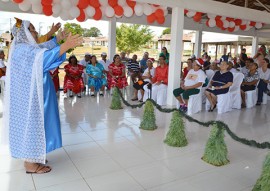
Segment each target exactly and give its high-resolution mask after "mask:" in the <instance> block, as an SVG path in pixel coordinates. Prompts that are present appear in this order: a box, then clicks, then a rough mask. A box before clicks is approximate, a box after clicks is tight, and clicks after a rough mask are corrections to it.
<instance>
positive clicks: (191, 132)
mask: <svg viewBox="0 0 270 191" xmlns="http://www.w3.org/2000/svg"><path fill="white" fill-rule="evenodd" d="M127 97H128V99H130V96H129V95H128V96H127ZM59 100H60V101H59V104H60V106H59V107H60V117H61V123H62V134H63V148H61V149H59V150H56V151H54V152H52V153H50V154H49V155H48V160H49V163H48V164H49V165H51V166H52V168H53V170H52V171H51V172H50V173H48V174H43V175H27V174H26V173H25V171H24V168H23V163H22V161H19V160H14V159H11V158H9V156H8V155H6V153H5V152H4V151H3V149H2V150H0V151H1V152H0V190H1V191H29V190H31V191H33V190H37V191H45V190H46V191H90V190H92V191H142V190H149V191H179V190H181V191H250V190H251V189H252V186H253V185H254V184H255V182H256V180H257V178H258V177H259V176H260V173H261V167H262V163H263V160H264V158H265V156H266V154H267V153H268V152H269V151H268V150H259V149H255V148H250V147H248V146H244V145H242V144H240V143H237V142H235V141H233V140H232V139H231V138H230V137H229V136H228V135H227V134H226V138H225V141H226V144H227V146H228V150H229V159H230V161H231V163H230V164H228V165H226V166H223V167H214V166H211V165H209V164H207V163H205V162H203V161H202V160H201V159H200V158H201V156H202V154H203V150H204V147H205V144H206V141H207V139H208V135H209V131H210V128H205V127H201V126H199V125H197V124H194V123H190V122H186V134H187V138H188V141H189V144H188V146H186V147H184V148H173V147H169V146H167V145H165V144H164V143H163V140H164V137H165V135H166V132H167V131H168V127H169V124H170V120H171V114H165V113H160V112H158V111H156V119H157V125H158V129H157V130H155V131H151V132H150V131H144V130H140V129H139V128H138V127H139V124H140V119H141V117H142V114H143V109H130V108H127V107H124V109H123V110H119V111H112V110H110V109H109V106H110V102H111V96H110V95H106V96H105V97H101V98H100V97H95V98H92V97H89V96H85V97H82V98H81V99H78V98H76V97H75V98H68V99H64V97H63V95H61V96H60V99H59ZM0 111H1V112H2V108H1V110H0ZM269 113H270V110H269V103H268V105H267V106H265V105H264V106H260V107H254V108H253V109H244V110H234V111H232V112H229V113H226V114H222V115H217V113H216V112H213V113H208V112H205V111H203V112H201V113H199V114H196V115H194V117H195V118H197V119H200V120H204V121H206V120H212V119H221V120H223V121H224V122H226V123H227V124H228V125H229V126H230V128H231V129H232V130H233V131H234V132H235V133H237V135H239V136H241V137H245V138H252V139H255V140H257V141H270V139H269V137H270V118H269V117H268V116H269ZM1 116H2V114H1ZM1 119H2V118H1ZM0 122H1V124H2V121H0Z"/></svg>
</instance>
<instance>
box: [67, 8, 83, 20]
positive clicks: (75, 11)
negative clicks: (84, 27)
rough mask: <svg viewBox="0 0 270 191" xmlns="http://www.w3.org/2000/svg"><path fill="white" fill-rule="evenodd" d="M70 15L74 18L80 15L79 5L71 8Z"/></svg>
mask: <svg viewBox="0 0 270 191" xmlns="http://www.w3.org/2000/svg"><path fill="white" fill-rule="evenodd" d="M69 15H70V16H71V17H73V18H77V17H78V16H79V15H80V9H79V8H78V7H72V8H71V9H70V10H69Z"/></svg>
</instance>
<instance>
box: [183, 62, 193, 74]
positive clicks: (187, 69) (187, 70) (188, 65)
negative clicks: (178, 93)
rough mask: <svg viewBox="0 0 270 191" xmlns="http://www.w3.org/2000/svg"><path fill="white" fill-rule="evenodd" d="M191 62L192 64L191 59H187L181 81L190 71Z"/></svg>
mask: <svg viewBox="0 0 270 191" xmlns="http://www.w3.org/2000/svg"><path fill="white" fill-rule="evenodd" d="M192 62H193V60H192V59H191V58H189V59H188V60H187V67H185V68H184V70H183V79H185V77H186V76H187V74H188V72H189V70H191V69H192Z"/></svg>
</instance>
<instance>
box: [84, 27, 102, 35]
mask: <svg viewBox="0 0 270 191" xmlns="http://www.w3.org/2000/svg"><path fill="white" fill-rule="evenodd" d="M83 30H84V31H83V36H84V37H98V36H101V35H102V34H101V32H100V30H99V29H98V28H97V27H91V28H90V29H85V28H84V29H83Z"/></svg>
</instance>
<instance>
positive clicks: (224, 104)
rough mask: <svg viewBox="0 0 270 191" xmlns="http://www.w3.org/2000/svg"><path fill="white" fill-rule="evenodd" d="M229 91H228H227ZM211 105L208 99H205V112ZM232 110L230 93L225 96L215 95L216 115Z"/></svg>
mask: <svg viewBox="0 0 270 191" xmlns="http://www.w3.org/2000/svg"><path fill="white" fill-rule="evenodd" d="M229 91H230V90H229ZM210 107H211V104H210V102H209V100H208V99H206V103H205V110H206V111H208V110H209V109H210ZM231 110H232V103H231V94H230V92H228V93H226V94H220V95H217V112H218V114H221V113H226V112H229V111H231Z"/></svg>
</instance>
